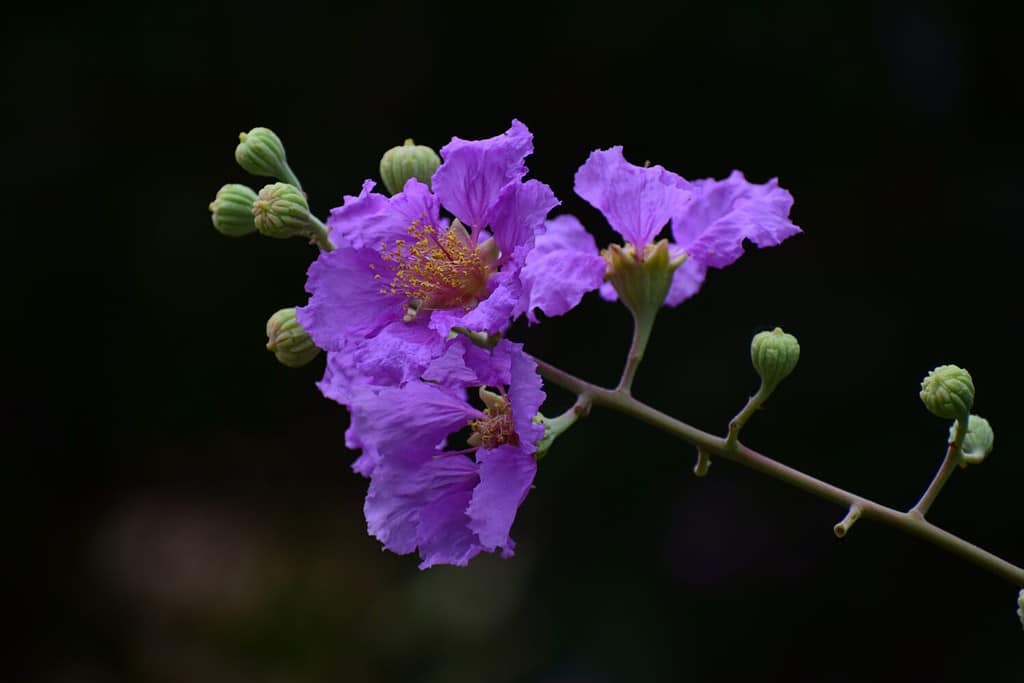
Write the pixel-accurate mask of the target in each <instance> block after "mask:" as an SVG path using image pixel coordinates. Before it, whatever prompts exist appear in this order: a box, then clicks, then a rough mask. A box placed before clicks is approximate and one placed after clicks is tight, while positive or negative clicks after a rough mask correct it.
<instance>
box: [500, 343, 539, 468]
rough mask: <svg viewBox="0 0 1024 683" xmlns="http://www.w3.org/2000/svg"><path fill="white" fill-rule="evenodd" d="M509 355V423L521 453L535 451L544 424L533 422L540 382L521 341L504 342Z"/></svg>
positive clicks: (537, 404) (537, 403)
mask: <svg viewBox="0 0 1024 683" xmlns="http://www.w3.org/2000/svg"><path fill="white" fill-rule="evenodd" d="M508 344H509V346H510V348H511V356H512V379H511V381H510V382H509V385H508V399H509V403H510V407H511V408H512V422H513V424H515V428H516V434H517V435H518V436H519V443H520V447H521V448H522V449H523V451H524V452H525V453H528V454H530V453H533V452H534V451H536V450H537V442H538V441H540V440H541V438H542V437H543V436H544V425H542V424H537V423H536V422H534V421H533V418H534V417H536V415H537V413H538V411H540V406H541V404H542V403H544V398H545V395H544V390H543V389H541V386H542V381H541V378H540V375H539V374H538V373H537V362H536V361H534V360H533V358H531V357H530V356H529V355H527V354H526V352H524V351H523V345H522V344H513V343H512V342H508Z"/></svg>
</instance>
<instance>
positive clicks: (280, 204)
mask: <svg viewBox="0 0 1024 683" xmlns="http://www.w3.org/2000/svg"><path fill="white" fill-rule="evenodd" d="M252 216H253V220H254V221H255V223H256V229H257V230H259V231H260V233H261V234H263V235H266V236H267V237H276V238H279V239H284V238H287V237H296V236H310V235H312V234H313V225H312V220H311V217H310V215H309V204H308V203H306V197H305V195H303V194H302V191H301V190H299V189H298V188H297V187H295V186H294V185H289V184H288V183H274V184H273V185H266V186H264V187H263V189H262V190H260V194H259V196H258V197H257V198H256V201H255V202H254V203H253V205H252Z"/></svg>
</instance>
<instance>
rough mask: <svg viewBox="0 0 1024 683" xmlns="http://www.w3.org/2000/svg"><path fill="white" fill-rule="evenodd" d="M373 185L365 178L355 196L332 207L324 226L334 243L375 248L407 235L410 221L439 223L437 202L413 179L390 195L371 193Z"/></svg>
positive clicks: (435, 198) (435, 224) (438, 204)
mask: <svg viewBox="0 0 1024 683" xmlns="http://www.w3.org/2000/svg"><path fill="white" fill-rule="evenodd" d="M373 187H374V182H373V181H372V180H367V181H365V182H364V183H363V191H362V192H360V193H359V196H358V197H351V196H346V197H345V203H344V205H342V206H339V207H337V208H335V209H331V215H330V217H329V218H328V219H327V226H328V228H329V229H330V236H331V240H332V241H333V242H334V243H335V244H336V245H337V246H352V247H357V248H358V247H372V248H374V249H377V248H379V247H380V245H381V243H382V242H388V243H390V242H391V241H393V240H396V239H403V238H406V237H408V231H409V226H410V225H412V223H413V221H419V222H421V223H423V224H425V225H433V226H435V227H437V226H439V225H440V211H441V207H440V202H439V201H438V199H437V197H435V196H434V195H432V194H431V193H430V188H429V187H427V186H426V185H424V184H423V183H421V182H419V181H418V180H416V179H415V178H410V179H409V182H407V183H406V184H405V189H404V190H403V191H402V192H399V193H398V194H396V195H395V196H393V197H390V198H389V197H386V196H385V195H382V194H379V193H376V192H371V190H372V189H373Z"/></svg>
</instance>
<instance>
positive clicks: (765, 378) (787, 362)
mask: <svg viewBox="0 0 1024 683" xmlns="http://www.w3.org/2000/svg"><path fill="white" fill-rule="evenodd" d="M750 360H751V362H752V363H753V364H754V370H756V371H757V374H758V375H759V376H760V377H761V382H762V392H767V393H770V392H771V391H773V390H774V389H775V387H777V386H778V385H779V382H781V381H782V380H784V379H785V378H786V377H787V376H788V375H789V374H790V373H791V372H793V370H794V369H796V364H797V362H798V361H799V360H800V343H799V342H798V341H797V340H796V337H794V336H793V335H791V334H788V333H786V332H783V331H782V328H781V327H776V328H775V329H774V330H771V331H770V332H769V331H765V332H758V333H757V334H755V335H754V338H753V339H752V340H751V342H750Z"/></svg>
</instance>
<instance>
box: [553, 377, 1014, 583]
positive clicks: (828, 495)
mask: <svg viewBox="0 0 1024 683" xmlns="http://www.w3.org/2000/svg"><path fill="white" fill-rule="evenodd" d="M537 368H538V369H539V370H540V373H541V375H542V376H543V377H544V378H545V379H546V380H548V381H549V382H551V383H553V384H557V385H558V386H560V387H562V388H563V389H567V390H568V391H572V392H575V393H577V394H586V395H588V396H589V397H590V398H591V400H592V401H593V403H594V405H597V406H601V407H604V408H608V409H610V410H615V411H618V412H620V413H623V414H624V415H629V416H630V417H634V418H636V419H638V420H640V421H641V422H646V423H647V424H649V425H651V426H652V427H655V428H656V429H660V430H661V431H663V432H665V433H666V434H669V435H671V436H674V437H676V438H678V439H680V440H682V441H686V442H688V443H690V444H693V445H694V446H697V448H699V449H701V450H703V451H704V452H705V453H706V454H707V455H709V456H710V455H716V456H718V457H721V458H724V459H726V460H731V461H733V462H736V463H739V464H741V465H744V466H746V467H749V468H750V469H752V470H755V471H757V472H760V473H762V474H765V475H767V476H769V477H772V478H773V479H778V480H779V481H782V482H785V483H787V484H789V485H791V486H794V487H796V488H798V489H801V490H803V491H806V492H807V493H810V494H811V495H814V496H817V497H818V498H822V499H824V500H828V501H831V502H833V503H836V504H838V505H841V506H843V507H847V508H849V507H850V506H852V505H857V506H858V507H859V508H860V512H861V514H860V516H861V517H863V518H865V519H873V520H875V521H878V522H881V523H883V524H888V525H889V526H892V527H894V528H896V529H899V530H901V531H904V532H906V533H908V534H910V535H912V536H916V537H917V538H920V539H922V540H925V541H927V542H929V543H931V544H933V545H935V546H938V547H940V548H943V549H945V550H947V551H948V552H951V553H953V554H954V555H957V556H959V557H962V558H963V559H965V560H967V561H969V562H972V563H974V564H976V565H978V566H979V567H981V568H982V569H985V570H987V571H989V572H990V573H992V574H995V575H996V576H1000V577H1002V578H1004V579H1006V580H1007V581H1010V582H1011V583H1013V584H1014V585H1016V586H1024V568H1022V567H1018V566H1016V565H1014V564H1012V563H1010V562H1008V561H1006V560H1004V559H1003V558H1001V557H999V556H998V555H994V554H993V553H990V552H988V551H987V550H984V549H983V548H979V547H978V546H976V545H974V544H972V543H970V542H969V541H966V540H964V539H962V538H960V537H959V536H956V535H955V534H951V533H950V532H948V531H946V530H944V529H942V528H940V527H937V526H935V525H934V524H932V523H931V522H929V521H927V520H926V519H924V517H923V516H921V515H918V514H911V513H910V512H901V511H899V510H895V509H893V508H890V507H886V506H885V505H881V504H880V503H876V502H874V501H872V500H869V499H867V498H864V497H862V496H858V495H856V494H854V493H851V492H849V491H845V490H843V489H841V488H839V487H837V486H833V485H832V484H829V483H827V482H824V481H822V480H820V479H817V478H815V477H812V476H810V475H808V474H804V473H803V472H801V471H799V470H796V469H793V468H792V467H789V466H788V465H784V464H782V463H780V462H778V461H776V460H772V459H771V458H769V457H767V456H765V455H762V454H761V453H758V452H757V451H755V450H752V449H750V448H747V447H746V446H743V445H742V444H739V443H737V444H734V445H733V446H732V447H728V446H727V445H726V439H723V438H721V437H717V436H713V435H711V434H708V433H707V432H704V431H702V430H700V429H697V428H696V427H693V426H691V425H689V424H687V423H685V422H682V421H680V420H677V419H675V418H673V417H671V416H669V415H666V414H665V413H662V412H661V411H659V410H656V409H655V408H652V407H651V406H649V405H647V404H646V403H643V402H641V401H638V400H636V399H635V398H633V397H632V396H627V395H624V394H623V393H622V392H619V391H616V390H613V389H605V388H603V387H598V386H595V385H593V384H591V383H589V382H586V381H584V380H582V379H580V378H578V377H575V376H573V375H571V374H569V373H567V372H565V371H563V370H560V369H559V368H556V367H554V366H552V365H549V364H547V363H545V362H543V361H541V360H537Z"/></svg>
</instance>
